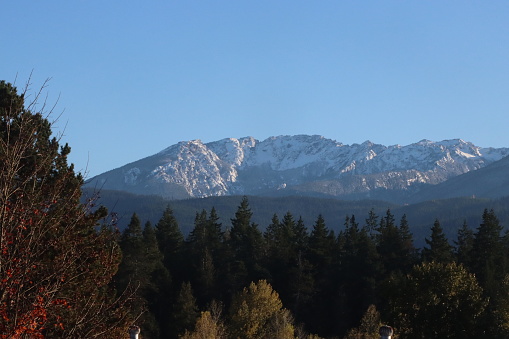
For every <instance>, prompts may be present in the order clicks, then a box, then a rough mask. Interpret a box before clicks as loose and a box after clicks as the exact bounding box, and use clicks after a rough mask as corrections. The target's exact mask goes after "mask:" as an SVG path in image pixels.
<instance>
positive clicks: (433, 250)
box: [422, 219, 454, 263]
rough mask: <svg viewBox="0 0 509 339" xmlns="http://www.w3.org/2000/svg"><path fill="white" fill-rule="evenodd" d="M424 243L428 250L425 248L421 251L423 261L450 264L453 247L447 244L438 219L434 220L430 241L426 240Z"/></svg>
mask: <svg viewBox="0 0 509 339" xmlns="http://www.w3.org/2000/svg"><path fill="white" fill-rule="evenodd" d="M424 241H425V242H426V244H427V245H428V246H429V248H427V247H425V248H424V249H423V252H422V255H423V259H424V260H426V261H428V262H431V261H436V262H443V263H448V262H452V261H453V260H454V257H453V247H452V246H451V244H449V241H448V240H447V237H446V236H445V234H444V232H443V229H442V226H440V221H438V219H435V222H434V223H433V227H431V237H430V239H427V238H426V239H425V240H424Z"/></svg>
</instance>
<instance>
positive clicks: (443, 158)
mask: <svg viewBox="0 0 509 339" xmlns="http://www.w3.org/2000/svg"><path fill="white" fill-rule="evenodd" d="M507 155H509V148H498V149H495V148H480V147H477V146H475V145H473V144H472V143H469V142H465V141H463V140H461V139H454V140H445V141H440V142H432V141H429V140H422V141H420V142H417V143H414V144H411V145H407V146H400V145H394V146H384V145H379V144H374V143H372V142H370V141H366V142H364V143H362V144H353V145H343V144H341V143H339V142H336V141H334V140H331V139H326V138H324V137H321V136H316V135H314V136H309V135H297V136H279V137H271V138H268V139H266V140H263V141H258V140H256V139H254V138H252V137H246V138H240V139H234V138H230V139H223V140H219V141H215V142H211V143H207V144H204V143H202V142H201V141H200V140H192V141H187V142H180V143H178V144H176V145H173V146H170V147H168V148H166V149H165V150H163V151H161V152H159V153H157V154H155V155H152V156H150V157H147V158H145V159H141V160H139V161H136V162H133V163H131V164H127V165H125V166H123V167H121V168H118V169H115V170H112V171H109V172H106V173H103V174H101V175H98V176H96V177H94V178H92V179H90V180H89V181H88V182H87V183H86V186H95V187H101V188H104V189H115V190H123V191H128V192H133V193H138V194H156V195H161V196H164V197H167V198H174V199H181V198H188V197H207V196H220V195H232V194H255V195H256V194H269V195H271V194H306V195H308V194H313V195H329V196H335V197H347V198H348V197H350V198H362V197H372V198H378V196H377V195H378V194H381V193H383V194H395V195H399V196H401V195H405V194H406V193H409V192H415V191H416V190H419V187H421V186H422V185H427V184H430V185H434V184H438V183H441V182H444V181H446V180H448V179H449V178H452V177H455V176H457V175H460V174H463V173H467V172H469V171H473V170H477V169H479V168H483V167H485V166H487V165H489V164H491V163H493V162H495V161H497V160H500V159H502V158H503V157H505V156H507ZM380 198H382V197H380Z"/></svg>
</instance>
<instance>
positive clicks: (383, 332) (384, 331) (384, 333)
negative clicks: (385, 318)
mask: <svg viewBox="0 0 509 339" xmlns="http://www.w3.org/2000/svg"><path fill="white" fill-rule="evenodd" d="M378 333H380V339H391V337H392V335H393V334H394V330H393V329H392V327H390V326H387V325H383V326H382V327H380V330H379V331H378Z"/></svg>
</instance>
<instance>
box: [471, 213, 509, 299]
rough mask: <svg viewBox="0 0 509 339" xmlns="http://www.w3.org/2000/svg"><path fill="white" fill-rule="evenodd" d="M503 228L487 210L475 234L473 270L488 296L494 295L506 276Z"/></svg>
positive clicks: (493, 214)
mask: <svg viewBox="0 0 509 339" xmlns="http://www.w3.org/2000/svg"><path fill="white" fill-rule="evenodd" d="M501 231H502V226H501V225H500V223H499V220H498V218H497V216H496V215H495V212H494V211H493V210H489V211H488V210H487V209H485V210H484V212H483V215H482V223H481V224H480V226H479V227H478V228H477V232H476V233H475V234H474V241H473V244H472V256H471V257H472V270H473V273H475V275H476V277H477V279H478V280H479V283H480V284H481V286H483V287H484V289H485V290H486V292H487V293H488V295H490V294H492V293H494V292H495V291H496V289H497V288H498V287H497V285H498V283H499V282H500V281H502V279H503V278H504V276H505V274H506V267H505V262H504V258H503V257H504V254H503V250H504V246H503V241H502V237H501V234H500V232H501Z"/></svg>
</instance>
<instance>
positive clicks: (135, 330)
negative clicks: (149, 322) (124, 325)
mask: <svg viewBox="0 0 509 339" xmlns="http://www.w3.org/2000/svg"><path fill="white" fill-rule="evenodd" d="M140 332H141V330H140V327H139V326H136V325H133V326H131V327H129V338H130V339H138V335H139V334H140Z"/></svg>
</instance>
